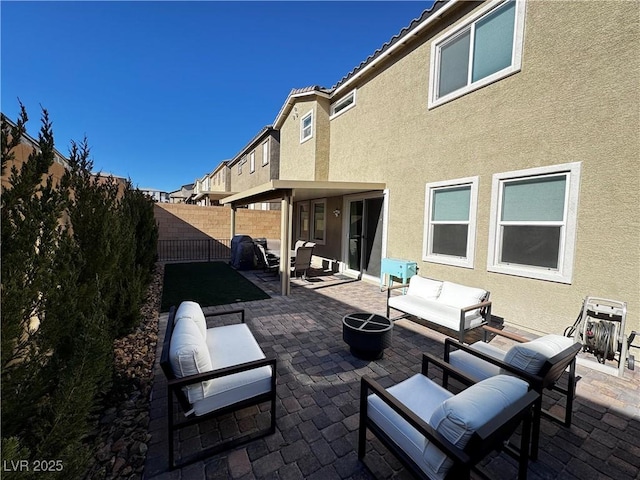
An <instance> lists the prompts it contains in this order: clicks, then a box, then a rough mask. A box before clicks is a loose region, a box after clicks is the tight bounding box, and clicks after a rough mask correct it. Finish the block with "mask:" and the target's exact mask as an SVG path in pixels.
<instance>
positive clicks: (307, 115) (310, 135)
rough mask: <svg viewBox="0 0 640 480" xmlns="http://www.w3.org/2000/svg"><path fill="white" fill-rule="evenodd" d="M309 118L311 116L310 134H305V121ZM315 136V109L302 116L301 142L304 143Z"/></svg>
mask: <svg viewBox="0 0 640 480" xmlns="http://www.w3.org/2000/svg"><path fill="white" fill-rule="evenodd" d="M307 118H311V123H310V124H309V127H308V128H309V135H306V136H305V135H304V131H305V127H304V121H305V120H306V119H307ZM311 138H313V110H310V111H309V113H306V114H305V115H303V116H302V117H300V143H304V142H306V141H307V140H309V139H311Z"/></svg>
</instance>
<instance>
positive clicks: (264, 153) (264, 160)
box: [262, 140, 269, 167]
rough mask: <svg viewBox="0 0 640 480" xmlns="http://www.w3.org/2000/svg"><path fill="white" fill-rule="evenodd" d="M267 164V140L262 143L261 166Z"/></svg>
mask: <svg viewBox="0 0 640 480" xmlns="http://www.w3.org/2000/svg"><path fill="white" fill-rule="evenodd" d="M268 164H269V140H267V141H266V142H264V143H263V144H262V166H263V167H264V166H265V165H268Z"/></svg>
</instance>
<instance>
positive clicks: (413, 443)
mask: <svg viewBox="0 0 640 480" xmlns="http://www.w3.org/2000/svg"><path fill="white" fill-rule="evenodd" d="M387 391H388V392H389V393H390V394H391V395H393V396H394V397H396V398H397V399H398V400H399V401H400V403H402V404H404V405H405V406H406V407H407V408H408V409H409V410H411V411H412V412H413V413H415V414H416V415H417V416H418V417H420V418H421V419H422V420H424V421H425V422H426V423H429V419H430V418H431V416H432V414H433V412H434V410H435V409H436V408H437V407H438V406H439V405H440V404H442V402H444V401H445V400H447V399H449V398H451V397H453V394H452V393H451V392H449V391H447V390H445V389H444V388H442V387H441V386H440V385H437V384H436V383H434V382H432V381H431V380H429V379H428V378H427V377H425V376H424V375H421V374H417V375H414V376H413V377H410V378H408V379H407V380H404V381H403V382H400V383H398V384H397V385H394V386H393V387H390V388H388V389H387ZM367 402H368V407H367V409H368V416H369V418H370V419H371V420H373V422H374V423H375V424H376V425H378V427H380V428H381V429H382V430H383V431H384V432H386V434H387V435H389V437H391V438H392V439H393V441H394V442H395V443H396V444H397V445H398V446H399V447H400V448H401V449H402V450H403V451H404V452H405V453H406V454H407V455H409V457H411V459H412V460H413V461H414V462H416V463H417V464H418V466H419V467H420V468H422V469H423V470H424V471H425V472H427V473H428V474H429V475H430V476H432V477H433V478H444V475H442V476H440V475H439V474H437V472H435V471H433V470H432V469H431V468H430V466H429V464H428V463H426V462H425V458H424V454H423V453H424V449H425V445H426V439H425V437H424V436H423V435H422V434H420V433H419V432H418V431H417V430H416V429H415V428H413V427H412V426H411V425H409V423H407V422H406V421H405V420H404V419H402V417H400V415H398V414H397V413H396V412H394V411H393V410H392V409H391V407H389V406H388V405H387V404H386V403H384V402H383V401H382V400H380V398H379V397H378V396H377V395H369V397H368V399H367Z"/></svg>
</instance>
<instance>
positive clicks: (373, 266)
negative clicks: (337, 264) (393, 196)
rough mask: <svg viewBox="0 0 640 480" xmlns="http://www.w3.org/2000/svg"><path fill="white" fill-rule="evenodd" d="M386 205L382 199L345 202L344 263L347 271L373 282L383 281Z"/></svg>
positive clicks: (360, 199) (349, 200) (373, 198)
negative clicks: (382, 262) (346, 223)
mask: <svg viewBox="0 0 640 480" xmlns="http://www.w3.org/2000/svg"><path fill="white" fill-rule="evenodd" d="M383 205H384V198H383V197H382V196H379V197H372V198H359V199H356V198H354V199H348V200H347V201H346V208H345V211H346V212H348V218H347V222H348V225H347V226H346V232H347V239H348V241H347V249H346V250H347V251H346V252H345V254H346V258H345V263H346V265H347V271H348V272H349V273H352V274H356V275H358V277H362V276H363V275H366V276H368V277H372V278H379V277H380V262H381V259H382V245H383V238H382V237H383V235H382V233H383Z"/></svg>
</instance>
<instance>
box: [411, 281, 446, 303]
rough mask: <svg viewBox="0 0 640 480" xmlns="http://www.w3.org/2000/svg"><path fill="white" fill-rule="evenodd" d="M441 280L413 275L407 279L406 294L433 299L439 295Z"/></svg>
mask: <svg viewBox="0 0 640 480" xmlns="http://www.w3.org/2000/svg"><path fill="white" fill-rule="evenodd" d="M441 288H442V282H439V281H437V280H431V279H430V278H424V277H421V276H419V275H414V276H413V277H411V278H410V279H409V288H408V289H407V295H415V296H416V297H420V298H424V299H425V300H435V299H436V298H438V295H440V290H441Z"/></svg>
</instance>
